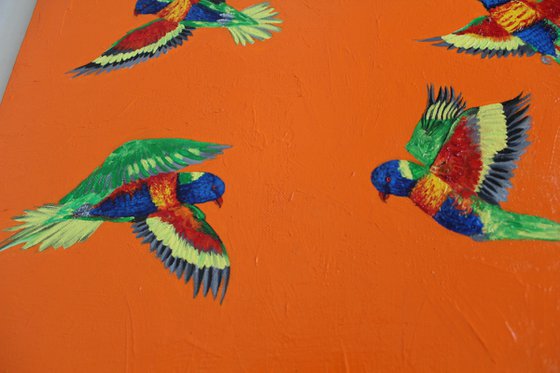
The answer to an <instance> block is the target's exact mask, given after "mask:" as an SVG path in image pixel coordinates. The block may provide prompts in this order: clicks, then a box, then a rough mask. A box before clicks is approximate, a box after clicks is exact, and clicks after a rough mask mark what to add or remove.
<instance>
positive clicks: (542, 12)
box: [423, 0, 560, 63]
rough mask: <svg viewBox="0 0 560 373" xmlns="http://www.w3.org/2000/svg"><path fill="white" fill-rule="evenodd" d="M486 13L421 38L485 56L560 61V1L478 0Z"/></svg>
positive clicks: (459, 50) (435, 43)
mask: <svg viewBox="0 0 560 373" xmlns="http://www.w3.org/2000/svg"><path fill="white" fill-rule="evenodd" d="M480 1H481V2H482V4H483V5H484V7H485V8H486V10H488V13H489V15H488V16H483V17H479V18H476V19H475V20H473V21H472V22H471V23H469V24H468V25H467V26H465V27H463V28H462V29H459V30H457V31H455V32H453V33H451V34H449V35H444V36H441V37H437V38H432V39H426V40H423V41H427V42H433V43H434V45H436V46H441V47H447V48H448V49H454V48H456V49H457V51H458V52H459V53H461V52H467V53H470V54H480V55H481V56H482V57H483V58H484V57H493V56H497V57H504V56H509V55H513V56H516V55H517V56H523V55H527V56H532V55H534V54H535V53H540V54H541V55H542V60H543V62H545V63H550V62H551V60H553V61H556V62H558V63H560V0H480Z"/></svg>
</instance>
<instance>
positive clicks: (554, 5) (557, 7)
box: [530, 0, 560, 26]
mask: <svg viewBox="0 0 560 373" xmlns="http://www.w3.org/2000/svg"><path fill="white" fill-rule="evenodd" d="M530 5H532V6H533V7H535V9H536V10H537V11H538V12H539V13H540V15H541V16H543V17H544V18H547V19H548V20H550V21H552V22H553V23H554V24H556V25H557V26H560V0H544V1H542V2H540V3H537V2H534V1H532V2H531V3H530Z"/></svg>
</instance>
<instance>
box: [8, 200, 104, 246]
mask: <svg viewBox="0 0 560 373" xmlns="http://www.w3.org/2000/svg"><path fill="white" fill-rule="evenodd" d="M14 220H15V221H17V222H20V223H23V224H20V225H18V226H15V227H12V228H8V229H7V231H12V232H16V233H14V234H13V235H12V236H10V237H8V238H7V239H5V240H4V241H2V242H0V251H3V250H6V249H8V248H10V247H13V246H16V245H19V244H24V245H23V249H29V248H30V247H32V246H35V245H40V246H39V251H43V250H45V249H47V248H49V247H54V248H55V249H57V248H60V247H63V248H65V249H66V248H68V247H70V246H72V245H74V244H75V243H77V242H81V241H84V240H86V239H88V238H89V236H91V235H92V234H93V232H95V231H96V230H97V228H99V226H100V225H101V224H102V223H103V222H102V221H96V220H81V219H77V218H75V217H74V216H73V215H72V214H71V213H70V214H69V213H68V209H67V208H65V207H64V206H61V205H44V206H41V207H39V208H38V209H36V210H28V211H25V213H24V215H22V216H18V217H15V218H14Z"/></svg>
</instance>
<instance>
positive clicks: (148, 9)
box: [134, 0, 169, 15]
mask: <svg viewBox="0 0 560 373" xmlns="http://www.w3.org/2000/svg"><path fill="white" fill-rule="evenodd" d="M168 5H169V1H165V0H162V1H158V0H138V1H136V6H135V7H134V14H136V15H138V14H156V13H157V12H159V11H160V10H162V9H163V8H165V7H166V6H168Z"/></svg>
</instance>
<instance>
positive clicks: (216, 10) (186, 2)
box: [69, 0, 282, 77]
mask: <svg viewBox="0 0 560 373" xmlns="http://www.w3.org/2000/svg"><path fill="white" fill-rule="evenodd" d="M134 14H136V15H138V14H151V15H155V16H156V17H157V18H156V19H155V20H153V21H151V22H149V23H147V24H145V25H143V26H141V27H139V28H137V29H134V30H132V31H130V32H129V33H128V34H126V35H125V36H124V37H123V38H121V39H120V40H118V41H117V42H116V43H115V44H113V45H112V46H111V47H110V48H109V49H108V50H107V51H106V52H105V53H103V54H102V55H101V56H99V57H98V58H96V59H95V60H93V61H92V62H90V63H88V64H87V65H84V66H81V67H78V68H76V69H74V70H72V71H70V72H69V73H70V74H74V76H75V77H76V76H80V75H89V74H98V73H101V72H109V71H112V70H116V69H121V68H124V67H132V66H134V65H136V64H137V63H139V62H143V61H145V60H148V59H150V58H154V57H158V56H159V55H160V54H162V53H167V51H168V50H170V49H172V48H175V47H178V46H180V45H182V44H183V42H184V41H186V40H187V39H188V38H189V37H190V36H192V31H193V30H195V29H199V28H226V29H227V30H228V31H229V32H230V33H231V35H232V36H233V39H234V41H235V43H236V44H241V45H243V46H245V45H247V44H253V43H254V42H255V40H265V39H270V38H271V36H272V34H271V33H272V32H278V31H280V28H279V27H278V26H277V25H278V24H280V23H282V21H281V20H279V19H277V18H276V16H277V15H278V13H277V12H276V11H275V10H274V9H273V8H271V7H269V5H268V3H262V4H257V5H253V6H251V7H248V8H246V9H244V10H242V11H238V10H236V9H235V8H233V7H231V6H229V5H228V4H226V2H225V0H137V2H136V7H135V10H134Z"/></svg>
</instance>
